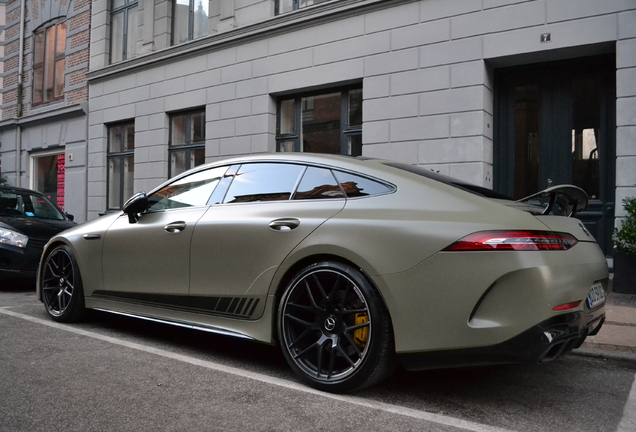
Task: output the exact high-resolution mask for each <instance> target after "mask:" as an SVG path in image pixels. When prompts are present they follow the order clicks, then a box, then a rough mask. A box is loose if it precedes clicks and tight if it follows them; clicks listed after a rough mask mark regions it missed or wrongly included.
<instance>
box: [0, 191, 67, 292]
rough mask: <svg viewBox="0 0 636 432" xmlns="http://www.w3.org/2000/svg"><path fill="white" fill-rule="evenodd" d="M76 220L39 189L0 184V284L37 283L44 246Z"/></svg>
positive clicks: (5, 286) (9, 285)
mask: <svg viewBox="0 0 636 432" xmlns="http://www.w3.org/2000/svg"><path fill="white" fill-rule="evenodd" d="M72 219H73V217H72V216H70V215H67V214H65V213H64V212H62V211H61V210H60V209H59V208H58V207H57V206H56V205H55V204H53V203H52V202H51V201H49V200H48V198H46V197H45V196H44V195H42V194H41V193H39V192H36V191H33V190H29V189H22V188H16V187H0V287H1V288H8V287H11V286H12V285H13V284H16V283H18V282H20V283H25V282H28V283H35V276H36V272H37V269H38V264H39V263H40V256H41V255H42V249H43V248H44V245H45V244H46V242H47V241H49V239H50V238H51V237H53V236H54V235H55V234H57V233H59V232H61V231H64V230H65V229H68V228H71V227H72V226H75V225H76V223H75V222H73V220H72Z"/></svg>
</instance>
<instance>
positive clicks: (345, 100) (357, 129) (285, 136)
mask: <svg viewBox="0 0 636 432" xmlns="http://www.w3.org/2000/svg"><path fill="white" fill-rule="evenodd" d="M354 91H362V84H356V85H350V86H345V87H337V88H330V89H325V90H320V91H313V92H306V93H299V94H296V95H287V96H281V97H279V98H278V99H277V101H276V152H277V153H279V152H284V151H283V150H282V149H281V148H282V144H283V143H284V142H293V147H294V149H293V152H303V151H304V150H303V148H302V145H301V142H302V134H301V131H302V117H303V106H302V105H303V99H304V98H308V97H315V96H321V95H328V94H332V93H340V153H338V154H342V155H350V156H361V155H362V117H361V120H360V124H359V125H353V126H351V125H349V104H350V95H351V93H352V92H354ZM290 100H293V101H294V108H293V109H294V121H293V132H292V133H281V120H282V102H284V101H290ZM360 103H361V104H362V100H361V101H360ZM351 137H358V138H359V139H360V151H359V152H357V151H354V149H352V148H351V149H350V148H349V138H351Z"/></svg>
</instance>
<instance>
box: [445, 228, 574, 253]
mask: <svg viewBox="0 0 636 432" xmlns="http://www.w3.org/2000/svg"><path fill="white" fill-rule="evenodd" d="M577 243H578V241H577V240H576V239H575V238H574V237H573V236H571V235H570V234H565V233H555V232H552V231H484V232H478V233H474V234H470V235H467V236H466V237H464V238H462V239H460V240H458V241H456V242H455V243H453V244H452V245H450V246H448V247H447V248H445V249H444V251H452V252H462V251H506V250H514V251H539V250H552V251H556V250H568V249H570V248H571V247H572V246H574V245H575V244H577Z"/></svg>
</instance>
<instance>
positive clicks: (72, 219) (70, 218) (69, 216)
mask: <svg viewBox="0 0 636 432" xmlns="http://www.w3.org/2000/svg"><path fill="white" fill-rule="evenodd" d="M65 214H66V217H67V218H68V220H70V221H74V220H75V216H73V215H72V214H68V213H65Z"/></svg>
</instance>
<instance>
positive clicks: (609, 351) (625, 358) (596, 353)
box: [570, 345, 636, 366]
mask: <svg viewBox="0 0 636 432" xmlns="http://www.w3.org/2000/svg"><path fill="white" fill-rule="evenodd" d="M620 349H621V347H616V346H614V345H607V346H605V347H603V346H599V347H595V348H588V347H586V346H585V345H583V346H582V347H580V348H577V349H575V350H572V351H571V352H570V354H574V355H577V356H581V357H590V358H599V359H605V360H613V361H618V362H626V363H633V364H634V366H636V352H631V351H621V350H620Z"/></svg>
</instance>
